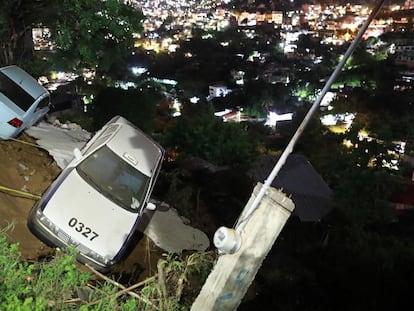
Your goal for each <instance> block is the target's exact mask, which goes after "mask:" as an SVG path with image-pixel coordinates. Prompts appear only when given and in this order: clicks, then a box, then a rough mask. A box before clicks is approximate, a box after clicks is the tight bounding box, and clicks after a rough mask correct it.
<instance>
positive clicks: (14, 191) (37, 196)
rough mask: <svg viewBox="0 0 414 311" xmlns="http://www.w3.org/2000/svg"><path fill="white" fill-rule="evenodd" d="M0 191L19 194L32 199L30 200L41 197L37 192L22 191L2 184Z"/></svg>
mask: <svg viewBox="0 0 414 311" xmlns="http://www.w3.org/2000/svg"><path fill="white" fill-rule="evenodd" d="M0 191H3V192H6V193H12V194H15V195H19V196H22V197H25V198H28V199H32V200H40V198H41V196H40V195H38V194H34V193H30V192H28V191H23V190H17V189H12V188H9V187H6V186H2V185H0Z"/></svg>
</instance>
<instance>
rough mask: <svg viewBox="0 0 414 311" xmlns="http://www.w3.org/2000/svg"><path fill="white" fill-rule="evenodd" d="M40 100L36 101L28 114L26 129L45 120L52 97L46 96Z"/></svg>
mask: <svg viewBox="0 0 414 311" xmlns="http://www.w3.org/2000/svg"><path fill="white" fill-rule="evenodd" d="M45 95H46V96H43V98H41V99H40V100H38V101H36V102H35V103H34V104H33V106H32V107H30V109H29V110H28V111H27V112H26V120H25V121H26V125H25V127H26V128H29V127H31V126H32V125H34V124H36V123H37V122H38V121H39V120H40V119H41V118H43V117H44V116H45V115H46V114H47V112H48V111H49V109H50V96H49V94H45Z"/></svg>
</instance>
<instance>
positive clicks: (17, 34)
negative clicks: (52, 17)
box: [0, 0, 48, 66]
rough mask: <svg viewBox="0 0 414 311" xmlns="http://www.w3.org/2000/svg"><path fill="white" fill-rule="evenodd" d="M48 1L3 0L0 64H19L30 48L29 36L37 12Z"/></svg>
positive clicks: (0, 9) (0, 16)
mask: <svg viewBox="0 0 414 311" xmlns="http://www.w3.org/2000/svg"><path fill="white" fill-rule="evenodd" d="M47 5H48V1H42V2H41V1H30V0H29V1H23V0H3V1H1V2H0V66H5V65H10V64H19V63H20V62H21V61H22V58H23V57H24V56H25V55H24V54H25V53H26V52H27V51H28V50H30V51H31V46H30V45H29V46H28V45H27V40H25V38H27V36H30V35H31V29H32V27H33V25H34V24H35V12H39V11H42V10H43V9H44V8H45V6H47Z"/></svg>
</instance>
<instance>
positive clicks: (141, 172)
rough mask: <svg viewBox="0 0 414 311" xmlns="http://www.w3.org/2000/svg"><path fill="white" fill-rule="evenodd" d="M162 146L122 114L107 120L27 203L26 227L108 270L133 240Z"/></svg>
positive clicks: (87, 261)
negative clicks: (29, 207)
mask: <svg viewBox="0 0 414 311" xmlns="http://www.w3.org/2000/svg"><path fill="white" fill-rule="evenodd" d="M163 157H164V149H163V148H162V147H161V146H160V145H158V144H157V143H156V142H155V141H153V140H152V139H151V138H149V137H148V136H147V135H145V134H144V133H143V132H142V131H140V130H139V129H138V128H136V127H135V126H134V125H132V124H131V123H130V122H129V121H127V120H126V119H124V118H123V117H120V116H117V117H114V118H113V119H112V120H110V121H109V122H108V123H107V124H106V125H105V126H104V127H103V128H102V129H101V130H100V131H99V132H98V133H96V135H94V137H93V138H92V139H91V140H90V141H89V142H88V143H87V144H86V145H85V147H83V148H82V150H75V157H74V158H73V160H72V161H71V162H70V163H69V164H68V166H67V167H66V168H65V169H64V170H63V171H62V172H61V174H59V176H58V177H57V178H56V180H55V181H54V182H53V183H52V184H51V186H50V187H49V188H48V190H47V191H46V192H45V193H44V194H43V196H42V198H41V200H40V201H39V202H38V203H36V205H35V206H34V207H33V208H32V210H31V212H30V214H29V217H28V227H29V229H30V230H31V231H32V233H33V234H34V235H36V236H37V237H38V238H39V239H40V240H42V241H43V242H45V243H46V244H48V245H50V246H52V247H58V248H63V249H64V248H66V247H68V246H73V247H75V248H76V249H77V251H78V255H77V259H78V260H79V261H80V262H82V263H88V264H90V265H91V266H92V267H94V268H96V269H98V270H100V271H103V272H107V271H109V270H110V269H111V268H112V266H113V265H114V264H115V263H117V262H119V261H120V260H122V259H123V258H124V257H125V255H126V253H127V250H128V249H130V248H131V243H132V244H133V243H134V236H135V235H136V234H137V228H138V226H139V224H140V221H142V215H143V212H144V209H145V208H148V209H154V208H155V206H154V205H153V204H152V203H150V202H149V199H150V195H151V193H152V190H153V188H154V185H155V182H156V180H157V177H158V174H159V171H160V168H161V163H162V160H163Z"/></svg>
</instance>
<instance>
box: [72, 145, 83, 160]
mask: <svg viewBox="0 0 414 311" xmlns="http://www.w3.org/2000/svg"><path fill="white" fill-rule="evenodd" d="M73 155H74V156H75V159H76V160H80V159H81V158H82V152H81V151H80V150H79V148H75V149H73Z"/></svg>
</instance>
